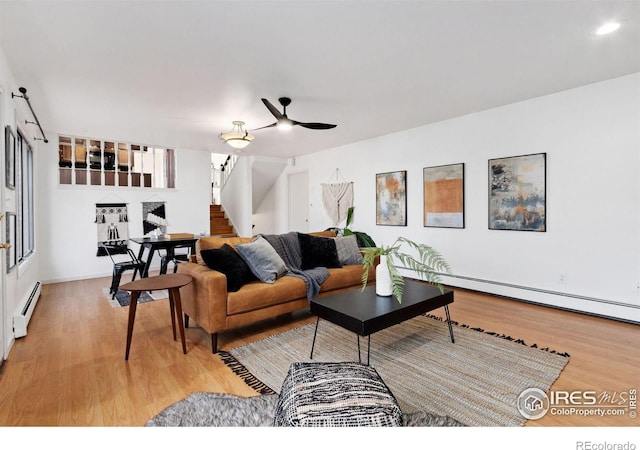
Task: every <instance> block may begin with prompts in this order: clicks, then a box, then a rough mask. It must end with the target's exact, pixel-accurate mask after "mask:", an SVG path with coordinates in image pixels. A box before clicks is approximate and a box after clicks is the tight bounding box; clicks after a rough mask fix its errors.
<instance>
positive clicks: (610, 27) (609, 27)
mask: <svg viewBox="0 0 640 450" xmlns="http://www.w3.org/2000/svg"><path fill="white" fill-rule="evenodd" d="M618 28H620V24H619V23H618V22H607V23H605V24H604V25H602V26H601V27H600V28H598V29H597V30H596V34H597V35H598V36H602V35H604V34H609V33H613V32H614V31H616V30H617V29H618Z"/></svg>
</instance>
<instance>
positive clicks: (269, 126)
mask: <svg viewBox="0 0 640 450" xmlns="http://www.w3.org/2000/svg"><path fill="white" fill-rule="evenodd" d="M276 125H278V122H273V123H272V124H271V125H265V126H264V127H260V128H254V129H253V130H249V131H257V130H262V129H263V128H271V127H275V126H276Z"/></svg>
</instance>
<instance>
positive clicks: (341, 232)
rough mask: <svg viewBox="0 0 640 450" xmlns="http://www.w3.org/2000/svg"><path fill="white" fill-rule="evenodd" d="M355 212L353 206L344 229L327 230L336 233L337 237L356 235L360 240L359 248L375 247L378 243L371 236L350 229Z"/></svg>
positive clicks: (348, 212) (348, 211) (349, 210)
mask: <svg viewBox="0 0 640 450" xmlns="http://www.w3.org/2000/svg"><path fill="white" fill-rule="evenodd" d="M354 210H355V206H351V207H350V208H349V209H348V210H347V221H346V222H345V225H344V228H336V227H333V228H327V230H331V231H333V232H335V233H336V235H337V236H351V235H355V236H356V239H357V240H358V247H375V246H376V243H375V242H374V241H373V239H372V238H371V236H369V235H368V234H367V233H365V232H363V231H353V230H351V229H350V228H349V227H350V226H351V223H352V222H353V212H354Z"/></svg>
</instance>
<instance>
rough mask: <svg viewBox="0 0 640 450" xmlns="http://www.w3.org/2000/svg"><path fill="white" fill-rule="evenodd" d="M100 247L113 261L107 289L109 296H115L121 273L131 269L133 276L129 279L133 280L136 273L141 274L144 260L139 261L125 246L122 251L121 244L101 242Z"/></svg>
mask: <svg viewBox="0 0 640 450" xmlns="http://www.w3.org/2000/svg"><path fill="white" fill-rule="evenodd" d="M102 247H103V248H104V250H105V251H106V252H107V255H109V258H111V261H112V262H113V275H112V277H111V288H110V289H109V293H110V294H111V298H115V296H116V293H117V292H118V288H119V287H120V278H122V274H123V273H124V272H125V271H127V270H133V277H132V278H131V281H135V279H136V275H137V274H138V273H140V275H141V276H142V273H143V270H144V262H142V261H140V260H139V259H138V258H137V257H136V255H135V253H134V252H133V250H131V249H130V248H127V249H126V252H125V253H123V252H122V245H116V244H109V243H103V244H102Z"/></svg>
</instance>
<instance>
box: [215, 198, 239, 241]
mask: <svg viewBox="0 0 640 450" xmlns="http://www.w3.org/2000/svg"><path fill="white" fill-rule="evenodd" d="M209 234H210V235H211V236H225V237H230V236H237V235H236V233H234V231H233V227H232V226H231V224H230V223H229V219H227V218H226V217H225V215H224V210H223V209H222V206H220V205H209Z"/></svg>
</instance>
